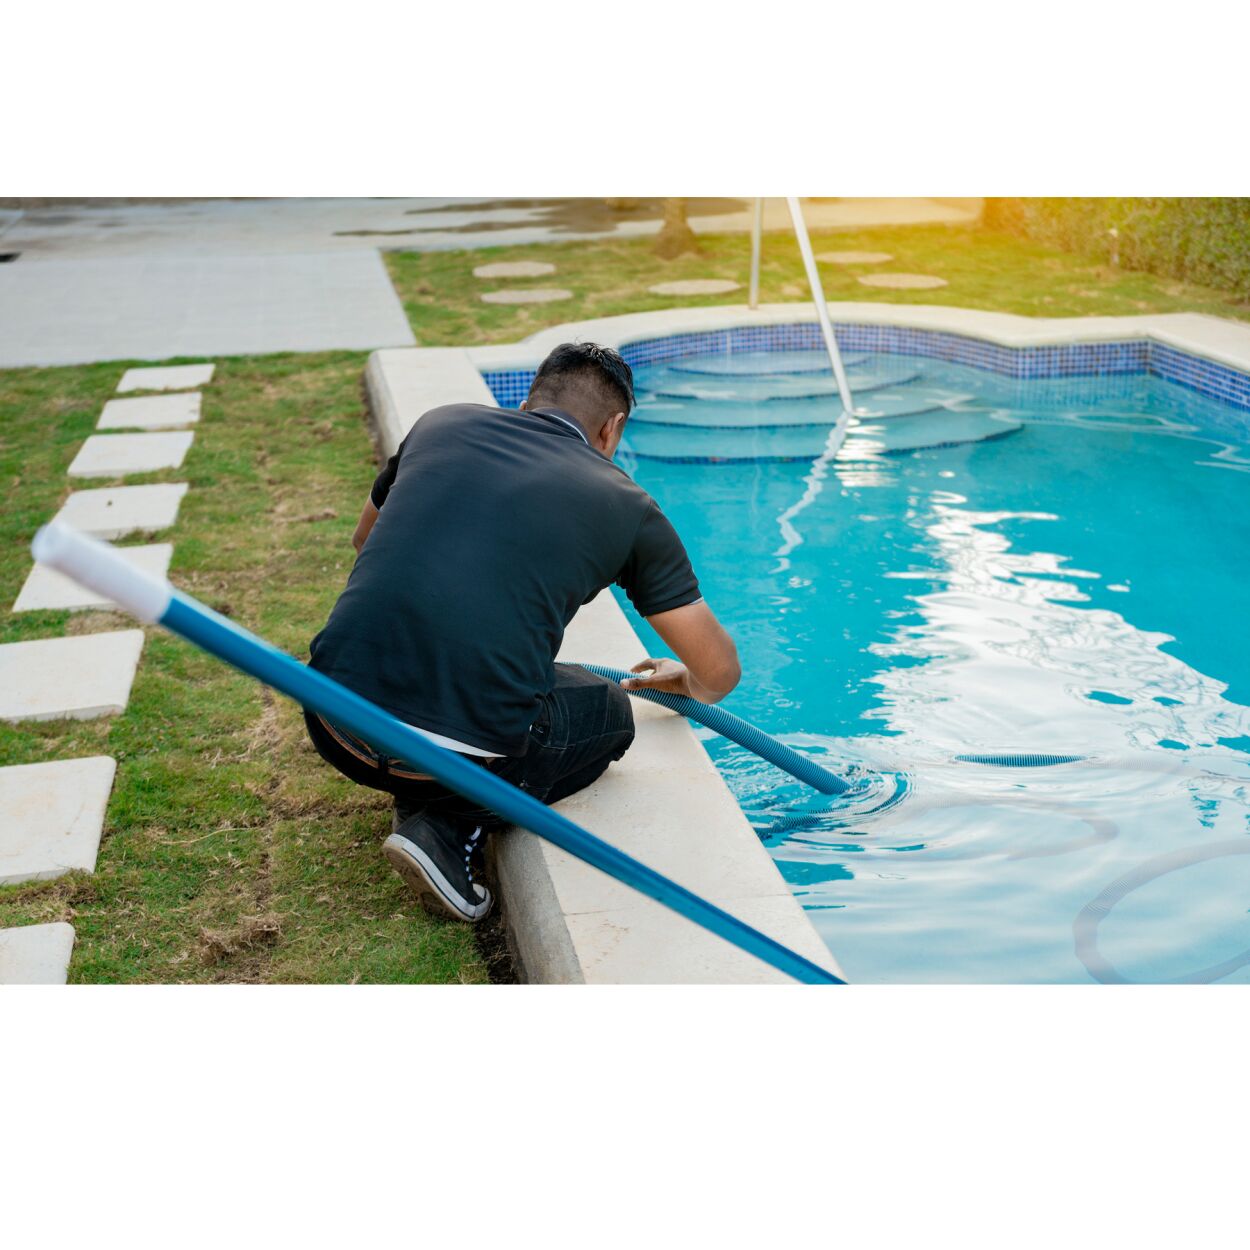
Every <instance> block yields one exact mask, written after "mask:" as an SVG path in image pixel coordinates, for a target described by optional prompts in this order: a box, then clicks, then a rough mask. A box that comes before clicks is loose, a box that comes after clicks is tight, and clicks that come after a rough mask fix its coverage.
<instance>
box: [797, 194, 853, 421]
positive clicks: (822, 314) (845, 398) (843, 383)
mask: <svg viewBox="0 0 1250 1250" xmlns="http://www.w3.org/2000/svg"><path fill="white" fill-rule="evenodd" d="M786 204H787V205H788V206H789V208H790V220H791V221H793V222H794V233H795V234H796V235H797V236H798V240H799V251H800V252H801V253H802V254H803V266H804V268H805V269H806V270H807V283H808V285H809V286H810V287H811V288H812V299H813V300H814V301H815V303H816V317H817V319H818V320H819V321H820V332H821V334H822V335H824V339H825V350H826V351H828V353H829V363H830V364H831V365H832V366H833V376H834V378H835V379H836V380H837V383H838V394H839V395H840V396H841V397H842V407H843V408H844V409H845V410H846V414H847V415H848V416H854V415H855V404H854V401H853V400H852V398H851V386H850V383H849V382H847V380H846V370H845V369H844V368H843V367H842V353H841V352H839V351H838V340H837V339H836V338H834V335H833V323H832V322H831V321H830V320H829V306H828V305H827V304H826V303H825V290H824V287H822V286H821V284H820V274H819V273H818V272H817V270H816V257H815V256H813V255H812V241H811V239H809V238H808V237H807V223H806V222H805V221H804V220H803V209H802V208H801V207H800V206H799V197H798V196H797V195H787V196H786Z"/></svg>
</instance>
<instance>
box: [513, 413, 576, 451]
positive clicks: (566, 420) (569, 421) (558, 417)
mask: <svg viewBox="0 0 1250 1250" xmlns="http://www.w3.org/2000/svg"><path fill="white" fill-rule="evenodd" d="M528 411H529V412H533V413H537V414H538V415H539V416H540V417H551V418H552V420H554V421H559V422H560V424H561V425H567V426H568V427H569V429H570V430H572V431H573V433H574V434H576V435H577V437H578V438H580V439H581V440H582V442H583V443H585V444H586V446H587V447H589V446H590V439H588V438H587V437H586V431H585V430H583V429H582V427H581V426H580V425H578V424H577V422H576V421H574V420H573V418H572V417H570V416H569V415H568V414H567V413H564V412H561V411H560V409H559V408H530V409H528Z"/></svg>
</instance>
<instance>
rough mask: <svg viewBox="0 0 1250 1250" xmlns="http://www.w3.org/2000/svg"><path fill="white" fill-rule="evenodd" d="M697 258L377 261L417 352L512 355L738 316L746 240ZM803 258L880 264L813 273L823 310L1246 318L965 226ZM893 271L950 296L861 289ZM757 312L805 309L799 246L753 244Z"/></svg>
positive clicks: (582, 249)
mask: <svg viewBox="0 0 1250 1250" xmlns="http://www.w3.org/2000/svg"><path fill="white" fill-rule="evenodd" d="M699 242H700V246H701V248H702V249H703V254H702V255H701V256H685V257H682V258H680V259H678V260H675V261H662V260H660V259H659V258H658V257H656V256H655V255H654V254H653V252H652V240H651V239H649V238H634V239H616V238H604V239H603V240H601V241H593V242H577V243H542V244H529V245H526V246H524V247H501V248H490V249H484V250H480V251H472V252H470V251H464V252H388V253H386V254H385V255H386V263H387V267H388V268H389V270H390V273H391V279H392V281H393V282H394V284H395V288H396V290H397V291H398V292H399V295H400V298H401V299H402V300H403V303H404V307H405V309H406V310H407V312H408V319H409V321H410V322H411V323H412V328H413V333H414V334H415V335H416V336H417V340H418V341H419V342H420V343H423V344H426V345H428V346H435V345H454V346H466V345H469V344H473V343H510V342H514V341H516V340H518V339H521V338H524V337H525V336H526V335H529V334H533V333H534V332H535V331H536V330H540V329H542V328H543V327H544V326H550V325H559V324H560V323H561V322H564V321H580V320H583V319H585V318H589V317H609V316H614V315H616V314H618V313H626V312H640V311H643V310H646V309H652V308H675V307H678V306H691V305H712V304H724V303H733V302H743V303H745V302H746V283H747V275H748V267H749V262H750V240H749V237H748V236H747V235H745V234H716V235H701V236H700V239H699ZM812 242H813V246H814V248H815V250H816V251H817V252H818V253H819V252H822V251H840V252H841V251H873V252H888V253H890V254H891V255H892V256H893V257H894V260H893V261H891V262H889V263H888V264H882V265H856V266H842V265H828V264H825V265H821V275H822V278H823V281H824V287H825V295H826V296H827V298H828V299H830V300H857V301H866V302H873V303H887V304H956V305H960V306H962V307H965V308H988V309H993V310H995V311H998V312H1012V313H1021V314H1023V315H1025V316H1029V317H1082V316H1093V315H1100V316H1102V315H1118V316H1125V315H1132V314H1136V313H1147V312H1205V313H1213V314H1215V315H1216V316H1223V317H1240V318H1243V319H1250V304H1247V303H1245V302H1244V301H1241V300H1238V299H1237V298H1236V297H1234V296H1230V295H1228V294H1227V293H1226V292H1223V291H1216V290H1212V289H1210V288H1207V287H1200V286H1192V285H1188V284H1186V283H1183V282H1175V281H1172V280H1170V279H1166V278H1156V277H1154V276H1153V275H1151V274H1144V273H1130V272H1126V271H1124V270H1122V269H1113V268H1111V267H1110V266H1109V265H1101V266H1100V265H1098V264H1095V263H1092V262H1091V261H1089V260H1087V259H1084V258H1082V257H1079V256H1072V255H1070V254H1068V253H1066V252H1058V251H1055V250H1054V249H1052V248H1048V247H1043V246H1041V245H1040V244H1037V243H1030V242H1025V241H1022V240H1020V239H1016V238H1014V237H1012V236H1010V235H1003V234H996V233H992V232H989V231H985V230H981V229H979V228H976V227H964V226H894V227H883V228H879V229H873V230H837V231H821V232H817V233H815V234H813V236H812ZM500 260H541V261H550V262H552V263H553V264H555V266H556V272H555V273H554V274H551V275H549V276H548V277H545V278H533V279H523V280H520V279H512V280H508V281H502V280H491V281H483V280H482V279H480V278H475V277H474V276H473V268H474V266H476V265H482V264H486V263H487V262H490V261H500ZM889 270H893V271H895V272H899V273H929V274H935V275H937V276H938V277H941V278H945V279H946V280H947V281H948V282H949V284H950V285H949V286H945V287H942V288H940V289H938V290H936V291H889V290H882V289H878V288H874V287H866V286H862V285H861V284H860V283H859V282H858V281H857V280H856V279H857V278H858V277H859V275H860V274H864V273H870V272H874V271H889ZM676 278H730V279H733V280H735V281H737V282H740V283H742V285H743V290H742V291H741V292H740V293H734V294H731V295H728V296H725V295H710V296H703V297H698V296H696V297H693V298H692V297H682V298H680V299H678V298H674V297H671V296H660V295H652V294H650V292H649V291H648V290H647V288H648V287H649V286H651V285H653V284H654V283H657V282H664V281H670V280H673V279H676ZM525 286H531V287H552V286H558V287H564V288H565V289H567V290H570V291H572V292H573V295H574V298H573V299H571V300H566V301H564V302H563V303H558V304H531V305H498V304H483V303H482V302H481V301H480V300H479V299H478V296H479V295H480V294H481V293H482V292H483V291H486V290H491V289H494V288H502V287H508V288H512V287H525ZM760 298H761V299H762V300H763V301H764V302H765V303H786V302H789V301H794V300H803V299H807V298H809V296H808V288H807V281H806V278H805V277H804V273H803V266H802V261H801V260H800V258H799V251H798V245H797V244H796V243H795V241H794V237H793V235H791V234H789V233H770V234H766V235H765V236H764V247H763V262H762V264H761V267H760Z"/></svg>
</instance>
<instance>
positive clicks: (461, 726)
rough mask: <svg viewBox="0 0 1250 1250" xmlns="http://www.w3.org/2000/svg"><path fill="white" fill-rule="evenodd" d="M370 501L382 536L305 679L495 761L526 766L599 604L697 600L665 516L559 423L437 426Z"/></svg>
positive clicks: (472, 419) (468, 412)
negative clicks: (566, 661) (574, 644)
mask: <svg viewBox="0 0 1250 1250" xmlns="http://www.w3.org/2000/svg"><path fill="white" fill-rule="evenodd" d="M372 498H373V502H374V504H375V505H376V506H377V507H378V508H379V510H380V512H379V516H378V519H377V522H376V524H375V525H374V527H373V532H372V533H371V534H370V535H369V538H368V540H367V541H366V543H365V545H364V547H363V548H362V550H361V552H360V555H359V558H358V559H357V560H356V564H355V566H354V567H353V569H352V572H351V575H350V577H349V578H348V581H347V587H346V589H345V590H344V591H343V593H342V595H341V596H340V597H339V600H338V602H337V603H336V604H335V606H334V610H333V611H332V612H331V613H330V619H329V621H328V622H327V623H326V626H325V628H324V629H323V630H322V631H321V632H320V633H319V634H318V635H317V636H316V637H315V638H314V639H313V641H312V648H311V650H312V657H311V664H312V667H313V668H315V669H317V670H318V671H319V672H323V673H325V674H327V675H328V676H330V677H333V678H334V679H335V680H337V681H339V682H341V683H342V684H343V685H345V686H347V687H348V688H349V689H351V690H354V691H356V692H357V693H358V694H361V695H364V696H365V697H366V698H368V699H371V700H372V701H373V702H375V703H377V704H379V705H380V706H382V707H384V708H386V710H387V711H388V712H391V713H393V714H394V715H395V716H398V717H399V718H400V719H401V720H404V721H407V722H408V723H409V724H412V725H416V726H418V727H419V728H421V729H428V730H431V731H432V732H434V733H437V734H443V735H445V736H446V737H449V738H454V739H456V740H458V741H459V742H462V743H465V744H468V745H470V746H475V747H478V748H480V749H482V750H485V751H491V752H495V753H497V754H500V755H521V754H524V752H525V749H526V743H527V741H528V737H527V735H528V730H529V726H530V724H531V723H532V721H533V720H534V717H535V715H536V713H537V711H538V703H539V699H540V698H541V697H542V696H543V695H544V694H546V693H548V692H549V691H550V690H551V688H552V685H553V682H554V671H553V668H552V664H553V662H554V660H555V657H556V653H557V652H558V651H559V649H560V643H561V640H562V639H563V637H564V630H565V627H566V626H567V625H568V623H569V621H570V620H572V618H573V614H574V613H575V612H576V611H577V609H578V608H579V607H581V606H582V604H584V603H588V602H589V601H590V600H591V599H593V598H594V597H595V595H596V594H598V593H599V592H600V591H601V590H603V589H604V588H605V587H607V586H609V585H611V584H612V583H614V582H615V583H617V584H619V585H620V586H622V587H623V588H624V589H625V592H626V594H628V595H629V598H630V600H631V602H632V603H633V605H634V606H635V607H636V608H637V609H638V611H639V613H640V614H641V615H643V616H654V615H656V614H657V613H660V612H667V611H669V610H671V609H672V608H679V607H683V606H685V605H686V604H690V603H694V602H696V601H697V600H698V599H699V597H700V595H699V584H698V581H697V580H696V578H695V575H694V570H693V569H692V568H691V566H690V560H689V559H688V558H687V555H686V551H685V548H684V547H683V546H682V543H681V540H680V539H679V538H678V537H677V533H676V531H675V530H674V529H673V527H672V525H671V524H670V523H669V521H668V520H667V518H666V517H665V516H664V514H663V513H662V512H661V511H660V509H659V507H658V506H657V505H656V503H655V500H653V499H652V498H651V496H650V495H648V494H647V492H646V491H644V490H643V489H642V488H641V487H640V486H638V485H637V483H635V482H634V481H633V480H632V479H631V478H630V477H629V476H628V474H626V473H625V472H624V471H623V470H621V469H619V468H617V466H616V465H614V464H613V463H612V462H611V461H610V460H608V459H606V458H605V457H604V456H603V455H601V454H600V453H599V452H597V451H595V450H594V449H593V448H592V447H591V446H590V445H589V443H588V442H587V440H586V437H585V435H584V434H583V433H582V430H581V428H580V427H579V426H578V425H577V423H576V421H574V420H573V418H572V417H571V416H569V415H568V414H567V413H564V412H561V411H560V410H559V409H556V408H543V409H541V410H537V411H534V412H520V411H516V410H510V409H500V408H491V407H487V406H486V405H482V404H451V405H448V406H447V407H443V408H435V409H433V410H432V411H431V412H428V413H426V414H425V416H423V417H422V418H421V419H420V420H419V421H418V422H417V423H416V425H415V426H413V428H412V430H411V431H410V432H409V434H408V436H407V437H406V438H405V439H404V441H403V442H402V443H401V444H400V446H399V450H398V451H397V452H396V454H395V455H394V456H392V457H391V459H390V460H389V461H388V462H387V465H386V467H385V468H384V469H383V470H382V472H381V473H380V474H379V476H378V479H377V481H376V482H375V483H374V486H373V495H372ZM584 658H586V659H588V660H589V659H593V658H594V657H592V656H586V657H584Z"/></svg>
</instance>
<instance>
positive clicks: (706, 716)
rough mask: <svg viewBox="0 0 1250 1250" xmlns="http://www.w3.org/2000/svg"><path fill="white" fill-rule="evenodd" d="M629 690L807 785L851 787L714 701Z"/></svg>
mask: <svg viewBox="0 0 1250 1250" xmlns="http://www.w3.org/2000/svg"><path fill="white" fill-rule="evenodd" d="M582 668H584V669H586V670H587V671H588V672H591V673H596V674H598V676H600V677H606V678H608V679H609V680H610V681H624V680H625V679H626V678H627V677H637V676H638V674H637V673H631V672H629V671H627V670H626V669H623V668H608V667H607V666H606V665H604V664H583V665H582ZM629 693H630V694H632V695H636V696H637V697H638V698H639V699H649V700H650V701H651V702H652V703H659V704H660V705H661V706H662V707H666V708H669V709H670V710H671V711H674V712H676V713H677V714H678V715H680V716H686V717H689V718H690V719H691V720H694V721H698V722H699V724H700V725H705V726H707V728H708V729H710V730H711V731H712V732H713V733H717V734H720V736H721V737H722V738H728V739H729V741H730V742H736V743H737V744H738V745H739V746H740V747H746V749H747V750H748V751H753V752H754V753H755V754H756V755H758V756H759V757H760V758H761V759H764V760H767V761H768V762H769V763H770V764H776V765H777V767H778V768H780V769H781V770H782V771H783V772H787V773H789V774H790V776H791V777H797V778H798V779H799V780H800V781H802V782H805V783H806V784H807V785H809V786H814V787H815V788H816V789H817V790H819V791H820V792H821V794H845V793H846V792H847V791H848V790H849V789H850V788H851V783H850V782H849V781H845V780H844V779H843V778H841V777H839V776H837V775H835V774H834V773H831V772H830V771H829V770H828V769H827V768H821V766H820V765H819V764H816V763H813V761H811V760H809V759H808V758H807V756H805V755H800V754H799V753H798V752H797V751H795V750H793V749H792V748H791V747H788V746H786V744H785V743H784V742H778V741H777V739H776V738H774V737H772V736H771V735H769V734H766V733H765V732H764V731H763V730H762V729H756V727H755V726H754V725H751V724H748V722H746V721H744V720H743V719H742V718H741V717H740V716H735V715H734V714H733V713H732V712H726V711H725V709H724V708H723V707H717V706H716V705H715V704H714V703H700V702H699V700H698V699H688V698H686V697H685V695H680V694H669V692H668V691H667V690H647V689H645V688H642V689H634V690H630V692H629Z"/></svg>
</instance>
